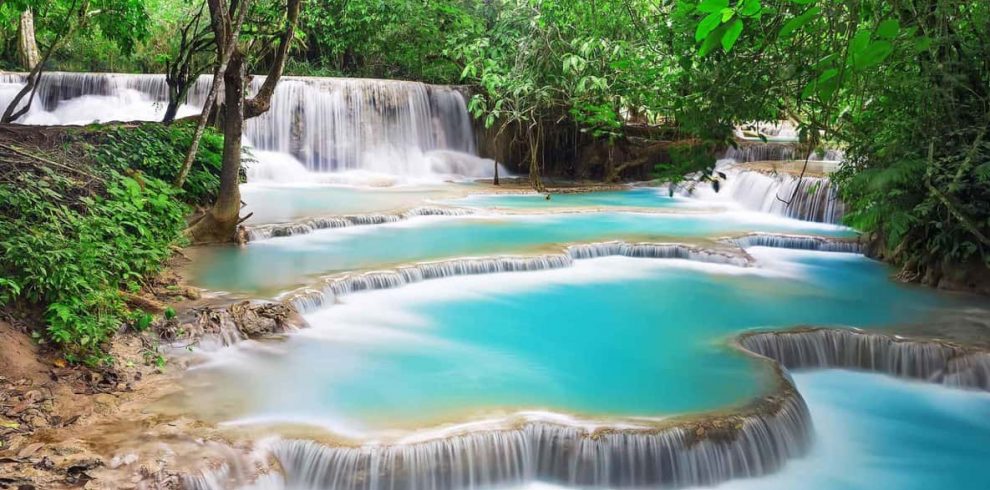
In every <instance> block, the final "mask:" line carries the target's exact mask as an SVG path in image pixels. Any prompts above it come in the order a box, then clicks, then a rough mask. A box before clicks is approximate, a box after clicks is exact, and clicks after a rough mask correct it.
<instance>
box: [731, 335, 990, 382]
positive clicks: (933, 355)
mask: <svg viewBox="0 0 990 490" xmlns="http://www.w3.org/2000/svg"><path fill="white" fill-rule="evenodd" d="M739 343H740V345H742V346H743V347H744V348H746V349H748V350H750V351H752V352H755V353H757V354H761V355H764V356H767V357H769V358H771V359H775V360H776V361H777V362H779V363H781V364H782V365H784V366H785V367H787V368H789V369H808V368H825V367H834V368H847V369H858V370H864V371H876V372H880V373H885V374H890V375H893V376H898V377H903V378H913V379H921V380H926V381H929V382H933V383H940V384H945V385H949V386H955V387H965V388H976V389H982V390H990V352H988V351H981V350H976V349H972V348H965V347H962V346H959V345H956V344H953V343H950V342H943V341H938V340H920V339H904V338H901V337H898V336H892V335H886V334H882V333H866V332H862V331H859V330H846V329H828V328H804V329H796V330H790V331H782V332H761V333H752V334H745V335H743V336H742V337H741V338H740V339H739Z"/></svg>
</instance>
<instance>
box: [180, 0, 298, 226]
mask: <svg viewBox="0 0 990 490" xmlns="http://www.w3.org/2000/svg"><path fill="white" fill-rule="evenodd" d="M222 1H223V0H210V15H211V18H212V19H213V25H214V32H215V33H216V38H217V39H218V42H217V43H218V49H219V51H220V52H221V53H224V54H227V55H229V57H230V59H229V62H228V63H227V64H226V67H224V66H223V65H224V63H223V61H224V60H223V59H222V58H223V55H221V63H220V65H219V66H218V73H219V71H221V70H222V71H223V85H224V114H223V122H222V127H223V140H224V142H223V166H222V167H221V169H220V193H219V195H218V196H217V200H216V203H214V205H213V208H211V209H210V211H209V212H207V213H206V214H205V215H204V216H203V217H202V218H201V219H200V220H199V221H198V222H196V223H194V224H193V225H192V227H191V228H190V229H189V230H188V234H189V235H190V236H191V237H192V239H193V241H194V242H198V243H204V242H227V241H236V240H237V225H238V224H239V223H240V221H241V220H240V216H239V213H240V210H241V192H240V183H241V182H240V180H241V179H240V173H241V136H242V134H243V131H244V120H245V119H247V118H250V117H255V116H258V115H260V114H263V113H264V112H265V111H267V110H268V109H269V107H271V97H272V94H273V93H274V92H275V85H276V84H277V83H278V80H279V78H281V76H282V71H283V70H284V69H285V61H286V58H287V56H288V53H289V44H290V43H291V42H292V39H293V37H294V36H295V27H296V22H297V20H298V18H299V9H300V5H301V0H288V1H287V2H286V25H285V29H284V30H283V31H282V36H281V38H280V40H279V46H278V49H277V50H276V52H275V60H274V61H273V63H272V67H271V69H270V70H269V72H268V76H267V78H266V79H265V82H264V84H263V85H262V87H261V89H260V90H259V91H258V94H257V95H256V96H255V97H253V98H251V99H250V100H245V98H244V82H245V80H246V73H245V66H244V53H242V52H241V51H240V47H239V46H238V45H237V42H238V39H237V36H236V32H237V29H239V28H240V24H241V23H242V22H243V20H244V12H246V11H247V5H246V3H247V0H244V3H242V4H241V6H240V8H241V13H240V16H239V20H238V21H237V22H236V23H235V22H233V21H232V20H231V19H230V17H229V13H228V11H227V9H226V8H224V7H225V4H223V3H222ZM228 33H233V34H228ZM221 39H225V40H226V41H225V42H223V43H221V41H220V40H221ZM213 82H214V86H215V85H216V83H217V79H216V76H214V79H213ZM204 116H205V108H204ZM202 120H205V117H203V118H201V122H200V125H202ZM196 143H198V141H194V144H196ZM193 151H194V150H193ZM192 154H195V153H192ZM190 163H191V162H190V161H189V158H188V157H187V161H186V164H185V165H184V166H183V169H182V172H183V173H182V174H180V182H181V180H182V179H184V178H185V172H187V171H188V170H189V164H190Z"/></svg>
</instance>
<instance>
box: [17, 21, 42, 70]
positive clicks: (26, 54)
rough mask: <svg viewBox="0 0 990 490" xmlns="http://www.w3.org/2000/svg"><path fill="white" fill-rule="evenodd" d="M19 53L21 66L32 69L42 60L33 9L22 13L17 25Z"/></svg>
mask: <svg viewBox="0 0 990 490" xmlns="http://www.w3.org/2000/svg"><path fill="white" fill-rule="evenodd" d="M17 54H18V58H19V60H20V62H21V66H23V67H24V69H25V70H27V71H31V70H33V69H34V67H35V66H36V65H37V64H38V62H39V61H41V55H40V54H38V43H37V42H36V41H35V38H34V14H32V13H31V9H27V10H25V11H24V12H22V13H21V20H20V24H18V27H17Z"/></svg>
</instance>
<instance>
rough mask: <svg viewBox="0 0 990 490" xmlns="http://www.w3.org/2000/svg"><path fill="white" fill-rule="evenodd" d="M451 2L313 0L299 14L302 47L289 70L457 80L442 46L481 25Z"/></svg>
mask: <svg viewBox="0 0 990 490" xmlns="http://www.w3.org/2000/svg"><path fill="white" fill-rule="evenodd" d="M465 5H466V3H465V2H462V1H456V0H439V1H437V0H392V1H387V2H383V1H381V0H318V1H312V2H309V3H308V4H307V5H306V6H305V8H304V9H303V11H302V14H301V18H300V25H299V28H300V31H301V32H302V35H303V42H304V44H305V49H304V51H303V53H301V54H300V55H299V56H297V57H296V59H295V60H294V62H293V63H291V65H290V66H289V68H288V70H287V71H288V72H289V73H293V74H298V75H330V76H341V75H347V76H363V77H375V78H408V79H414V80H421V81H425V82H434V83H453V82H456V81H457V78H458V75H459V74H460V71H461V69H460V67H459V66H458V65H457V64H456V63H455V62H454V61H453V60H452V59H451V57H450V56H448V55H447V54H446V53H445V49H446V47H447V46H448V45H449V44H451V43H453V42H456V41H455V40H456V39H459V38H460V37H462V36H465V35H470V34H471V33H474V32H476V31H477V30H478V28H479V27H480V25H479V23H478V22H479V19H478V17H476V16H473V15H471V12H472V11H471V9H470V8H469V7H466V6H465Z"/></svg>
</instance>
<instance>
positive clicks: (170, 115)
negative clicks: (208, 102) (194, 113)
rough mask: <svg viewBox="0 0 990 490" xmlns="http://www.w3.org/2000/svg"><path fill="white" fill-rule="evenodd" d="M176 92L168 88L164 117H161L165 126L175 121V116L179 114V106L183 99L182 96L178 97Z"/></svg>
mask: <svg viewBox="0 0 990 490" xmlns="http://www.w3.org/2000/svg"><path fill="white" fill-rule="evenodd" d="M178 92H179V91H178V90H176V89H174V88H173V87H169V90H168V105H167V106H165V116H164V117H162V122H163V123H165V124H172V122H173V121H175V115H176V114H177V113H178V112H179V104H180V103H181V102H182V100H183V99H184V98H185V96H184V95H179V93H178Z"/></svg>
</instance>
